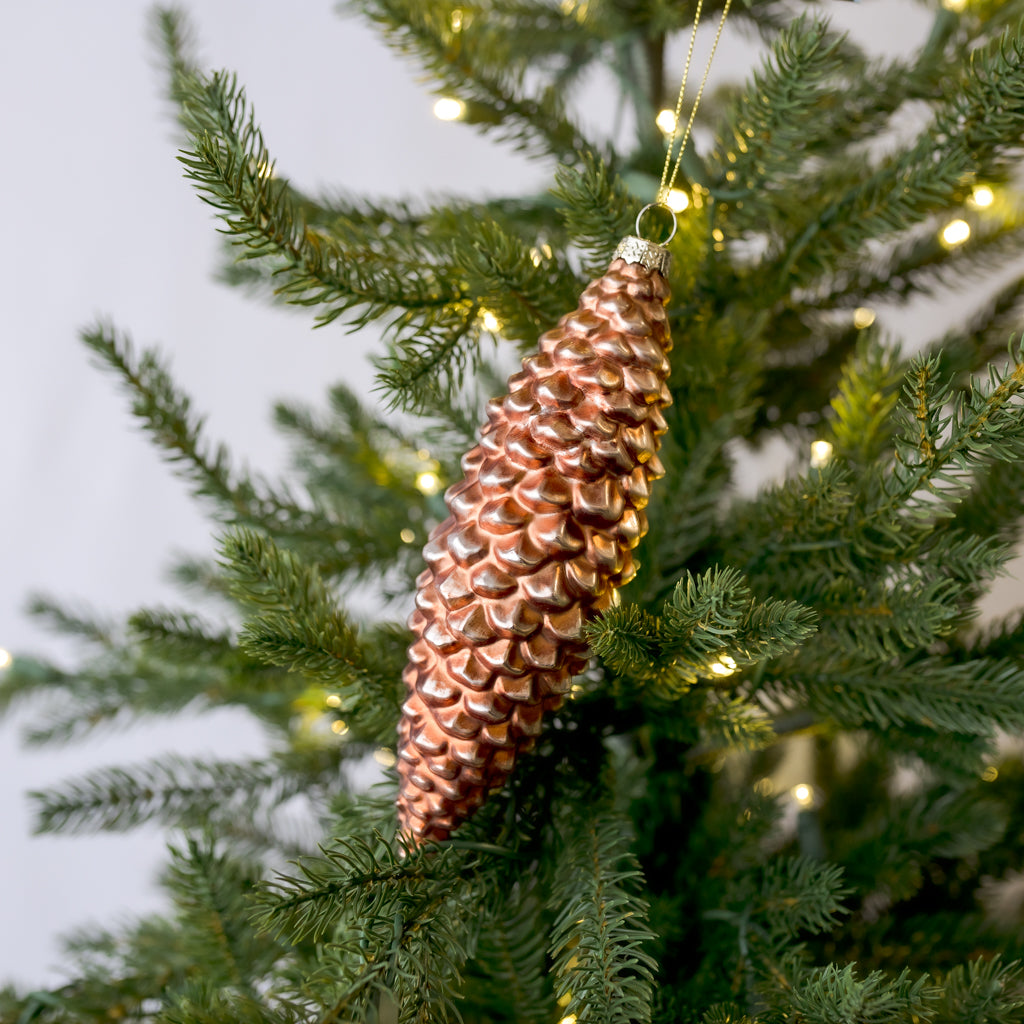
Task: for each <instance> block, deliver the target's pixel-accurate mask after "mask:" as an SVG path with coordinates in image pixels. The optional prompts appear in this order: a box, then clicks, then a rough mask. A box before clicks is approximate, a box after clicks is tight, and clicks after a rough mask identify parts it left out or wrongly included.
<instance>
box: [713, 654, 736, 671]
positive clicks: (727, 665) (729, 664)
mask: <svg viewBox="0 0 1024 1024" xmlns="http://www.w3.org/2000/svg"><path fill="white" fill-rule="evenodd" d="M711 671H712V672H714V674H715V675H716V676H731V675H732V674H733V672H735V671H736V661H735V660H734V659H733V658H730V657H729V655H728V654H720V655H719V656H718V661H716V662H713V663H712V665H711Z"/></svg>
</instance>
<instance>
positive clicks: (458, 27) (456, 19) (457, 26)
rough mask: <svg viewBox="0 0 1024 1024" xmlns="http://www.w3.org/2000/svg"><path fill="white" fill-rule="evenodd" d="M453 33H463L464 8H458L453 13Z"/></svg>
mask: <svg viewBox="0 0 1024 1024" xmlns="http://www.w3.org/2000/svg"><path fill="white" fill-rule="evenodd" d="M452 31H453V32H461V31H462V8H461V7H456V8H454V10H453V11H452Z"/></svg>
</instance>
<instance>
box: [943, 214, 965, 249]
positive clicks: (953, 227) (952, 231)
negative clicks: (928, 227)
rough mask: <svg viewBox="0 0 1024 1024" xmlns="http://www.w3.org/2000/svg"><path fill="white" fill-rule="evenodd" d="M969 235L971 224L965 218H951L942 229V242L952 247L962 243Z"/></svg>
mask: <svg viewBox="0 0 1024 1024" xmlns="http://www.w3.org/2000/svg"><path fill="white" fill-rule="evenodd" d="M970 237H971V225H970V224H968V223H967V221H965V220H960V218H959V217H958V218H957V219H956V220H951V221H950V222H949V223H948V224H947V225H946V226H945V227H944V228H943V229H942V243H943V245H945V246H947V247H948V248H950V249H952V248H954V247H955V246H957V245H963V244H964V242H966V241H967V239H968V238H970Z"/></svg>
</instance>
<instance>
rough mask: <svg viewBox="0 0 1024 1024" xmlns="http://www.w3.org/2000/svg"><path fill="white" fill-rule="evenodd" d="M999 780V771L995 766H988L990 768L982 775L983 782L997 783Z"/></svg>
mask: <svg viewBox="0 0 1024 1024" xmlns="http://www.w3.org/2000/svg"><path fill="white" fill-rule="evenodd" d="M998 778H999V769H998V768H997V767H996V766H995V765H994V764H990V765H988V767H987V768H986V769H985V770H984V771H983V772H982V773H981V781H982V782H995V781H996V779H998Z"/></svg>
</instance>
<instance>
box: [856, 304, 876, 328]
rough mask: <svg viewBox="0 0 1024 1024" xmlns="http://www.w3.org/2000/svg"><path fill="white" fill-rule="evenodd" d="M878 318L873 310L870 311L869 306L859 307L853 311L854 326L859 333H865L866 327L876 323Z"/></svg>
mask: <svg viewBox="0 0 1024 1024" xmlns="http://www.w3.org/2000/svg"><path fill="white" fill-rule="evenodd" d="M876 316H877V314H876V313H875V311H874V310H873V309H869V308H868V307H867V306H858V307H857V308H856V309H855V310H854V311H853V326H854V327H856V328H857V330H858V331H863V330H864V328H865V327H870V326H871V325H872V324H873V323H874V322H875V318H876Z"/></svg>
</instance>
